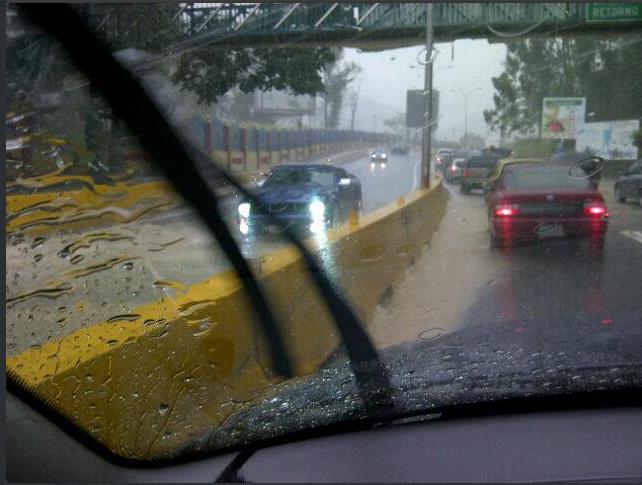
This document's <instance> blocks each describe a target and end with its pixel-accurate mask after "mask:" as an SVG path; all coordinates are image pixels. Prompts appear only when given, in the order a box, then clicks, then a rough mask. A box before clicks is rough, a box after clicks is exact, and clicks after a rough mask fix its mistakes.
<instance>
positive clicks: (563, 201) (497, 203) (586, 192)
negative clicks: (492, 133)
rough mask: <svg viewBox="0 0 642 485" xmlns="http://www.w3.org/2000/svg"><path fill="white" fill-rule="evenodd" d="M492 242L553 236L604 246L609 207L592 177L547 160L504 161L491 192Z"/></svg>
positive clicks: (490, 218)
mask: <svg viewBox="0 0 642 485" xmlns="http://www.w3.org/2000/svg"><path fill="white" fill-rule="evenodd" d="M486 201H487V207H488V220H489V228H490V242H491V246H493V247H497V246H503V245H510V244H511V243H514V242H520V241H528V240H538V239H548V238H555V237H577V238H590V239H592V240H593V241H594V243H595V244H594V245H595V246H596V247H599V248H601V247H602V244H603V240H604V236H605V234H606V231H607V228H608V219H609V216H610V214H609V211H608V209H607V207H606V203H605V202H604V198H603V197H602V194H600V193H599V192H598V191H597V189H595V187H594V185H593V184H592V183H591V180H590V179H589V178H584V177H576V176H572V175H571V174H570V173H569V168H568V167H566V166H561V165H553V164H545V163H532V164H531V163H520V164H509V165H506V166H505V167H504V168H503V170H502V173H501V174H500V176H499V178H498V179H497V182H496V184H495V186H494V187H493V191H492V192H491V193H490V194H489V195H488V196H487V199H486Z"/></svg>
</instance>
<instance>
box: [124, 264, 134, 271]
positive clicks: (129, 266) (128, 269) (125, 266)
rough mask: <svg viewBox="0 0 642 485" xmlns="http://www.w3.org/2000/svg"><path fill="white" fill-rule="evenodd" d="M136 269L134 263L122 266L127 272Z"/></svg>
mask: <svg viewBox="0 0 642 485" xmlns="http://www.w3.org/2000/svg"><path fill="white" fill-rule="evenodd" d="M133 267H134V263H124V264H123V265H122V268H123V269H126V270H127V271H130V270H131V269H132V268H133Z"/></svg>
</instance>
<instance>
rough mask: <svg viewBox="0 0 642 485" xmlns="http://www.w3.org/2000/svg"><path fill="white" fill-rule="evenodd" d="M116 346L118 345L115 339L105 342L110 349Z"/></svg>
mask: <svg viewBox="0 0 642 485" xmlns="http://www.w3.org/2000/svg"><path fill="white" fill-rule="evenodd" d="M117 344H118V340H117V339H112V340H108V341H107V345H109V346H111V347H114V346H115V345H117Z"/></svg>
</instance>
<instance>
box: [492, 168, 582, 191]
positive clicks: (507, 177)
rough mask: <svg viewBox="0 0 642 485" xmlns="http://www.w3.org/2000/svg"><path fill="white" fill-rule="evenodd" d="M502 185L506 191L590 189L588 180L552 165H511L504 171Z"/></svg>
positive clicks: (566, 169)
mask: <svg viewBox="0 0 642 485" xmlns="http://www.w3.org/2000/svg"><path fill="white" fill-rule="evenodd" d="M502 173H503V175H502V179H501V185H502V186H503V188H505V189H530V188H535V189H537V188H542V189H553V188H558V189H564V188H568V189H571V188H572V189H589V188H590V187H591V183H590V181H589V180H588V179H587V178H577V177H573V176H572V175H571V174H570V173H569V169H568V167H555V166H550V165H509V166H507V167H505V168H504V170H503V171H502Z"/></svg>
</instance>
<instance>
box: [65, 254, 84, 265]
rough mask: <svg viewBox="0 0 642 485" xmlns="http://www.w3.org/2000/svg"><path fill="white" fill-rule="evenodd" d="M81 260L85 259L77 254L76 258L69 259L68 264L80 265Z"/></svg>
mask: <svg viewBox="0 0 642 485" xmlns="http://www.w3.org/2000/svg"><path fill="white" fill-rule="evenodd" d="M83 259H85V257H84V256H83V255H82V254H77V255H76V256H74V257H73V258H71V259H70V260H69V262H70V263H71V264H78V263H80V262H81V261H82V260H83Z"/></svg>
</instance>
